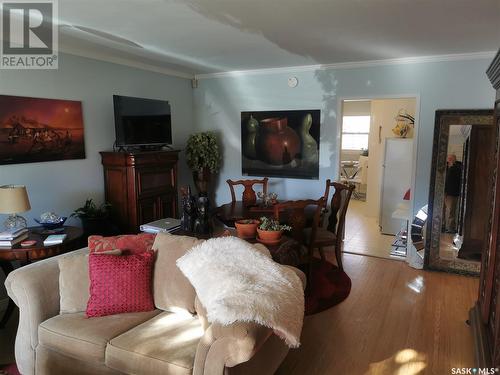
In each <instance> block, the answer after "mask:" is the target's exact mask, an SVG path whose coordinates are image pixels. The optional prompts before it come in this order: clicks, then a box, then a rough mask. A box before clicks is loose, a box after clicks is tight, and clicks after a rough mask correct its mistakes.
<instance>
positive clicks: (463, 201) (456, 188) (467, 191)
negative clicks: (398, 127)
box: [424, 110, 498, 275]
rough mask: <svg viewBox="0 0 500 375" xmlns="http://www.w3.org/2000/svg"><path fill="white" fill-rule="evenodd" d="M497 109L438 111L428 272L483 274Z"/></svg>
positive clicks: (428, 230) (427, 231) (491, 193)
mask: <svg viewBox="0 0 500 375" xmlns="http://www.w3.org/2000/svg"><path fill="white" fill-rule="evenodd" d="M497 137H498V130H497V127H496V126H493V111H492V110H438V111H436V120H435V127H434V146H433V152H432V167H431V180H430V187H429V202H428V214H429V218H428V220H427V230H426V233H427V239H426V245H425V257H424V268H426V269H432V270H440V271H448V272H458V273H464V274H472V275H479V271H480V267H481V263H480V261H481V254H482V253H483V250H484V249H487V248H488V245H489V237H490V231H491V214H492V201H493V197H494V192H493V188H494V182H495V176H496V163H495V160H496V155H497V152H498V150H497V148H496V143H497V142H496V139H497Z"/></svg>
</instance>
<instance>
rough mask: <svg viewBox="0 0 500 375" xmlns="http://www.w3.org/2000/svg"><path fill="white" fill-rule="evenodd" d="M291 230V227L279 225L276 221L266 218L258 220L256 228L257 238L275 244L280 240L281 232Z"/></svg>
mask: <svg viewBox="0 0 500 375" xmlns="http://www.w3.org/2000/svg"><path fill="white" fill-rule="evenodd" d="M285 230H287V231H288V230H292V227H291V226H289V225H285V224H280V222H279V221H278V220H275V219H271V218H269V217H266V216H262V217H261V218H260V224H259V226H258V227H257V233H258V234H259V238H260V239H261V240H262V241H264V242H276V241H279V240H280V239H281V236H282V235H283V231H285Z"/></svg>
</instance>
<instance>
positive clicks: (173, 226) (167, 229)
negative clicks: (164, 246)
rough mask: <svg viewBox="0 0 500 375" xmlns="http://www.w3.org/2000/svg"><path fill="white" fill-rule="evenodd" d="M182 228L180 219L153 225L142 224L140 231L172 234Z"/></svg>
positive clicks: (167, 220) (166, 220)
mask: <svg viewBox="0 0 500 375" xmlns="http://www.w3.org/2000/svg"><path fill="white" fill-rule="evenodd" d="M180 227H181V221H180V220H179V219H173V218H170V217H168V218H166V219H161V220H157V221H153V222H151V223H147V224H142V225H141V226H140V228H139V229H140V230H141V231H142V232H146V233H160V232H164V233H172V232H175V231H176V230H178V229H179V228H180Z"/></svg>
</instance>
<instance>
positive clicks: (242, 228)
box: [234, 219, 260, 239]
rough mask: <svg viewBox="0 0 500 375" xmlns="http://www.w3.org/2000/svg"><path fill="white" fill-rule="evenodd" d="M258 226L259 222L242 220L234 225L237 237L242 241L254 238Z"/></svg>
mask: <svg viewBox="0 0 500 375" xmlns="http://www.w3.org/2000/svg"><path fill="white" fill-rule="evenodd" d="M259 224H260V221H259V220H257V219H243V220H238V221H236V222H235V223H234V225H235V226H236V233H237V234H238V237H239V238H243V239H252V238H255V235H256V233H257V226H258V225H259Z"/></svg>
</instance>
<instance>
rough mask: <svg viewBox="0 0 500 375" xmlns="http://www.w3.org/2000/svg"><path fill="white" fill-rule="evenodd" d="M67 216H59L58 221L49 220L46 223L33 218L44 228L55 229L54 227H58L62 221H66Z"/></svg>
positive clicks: (62, 223) (61, 224)
mask: <svg viewBox="0 0 500 375" xmlns="http://www.w3.org/2000/svg"><path fill="white" fill-rule="evenodd" d="M66 219H67V217H60V218H59V221H57V222H55V223H53V222H50V223H46V222H43V221H40V220H38V219H34V220H35V221H36V222H37V223H38V224H40V225H41V226H42V227H44V228H45V229H56V228H60V227H62V226H63V225H64V222H65V221H66Z"/></svg>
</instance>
